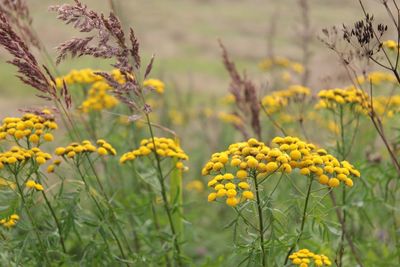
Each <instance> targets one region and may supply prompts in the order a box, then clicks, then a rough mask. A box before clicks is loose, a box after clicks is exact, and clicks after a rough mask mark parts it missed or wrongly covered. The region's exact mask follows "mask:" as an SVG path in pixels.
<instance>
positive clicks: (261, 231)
mask: <svg viewBox="0 0 400 267" xmlns="http://www.w3.org/2000/svg"><path fill="white" fill-rule="evenodd" d="M252 178H253V181H254V186H255V188H256V203H257V212H258V223H259V228H258V231H259V235H260V248H261V262H262V266H266V262H265V247H264V219H263V214H262V208H261V207H262V204H261V198H260V190H259V189H260V188H259V187H258V182H257V177H256V175H255V174H253V175H252Z"/></svg>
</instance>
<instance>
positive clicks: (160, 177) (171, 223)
mask: <svg viewBox="0 0 400 267" xmlns="http://www.w3.org/2000/svg"><path fill="white" fill-rule="evenodd" d="M146 122H147V125H148V128H149V131H150V136H151V139H152V142H153V147H154V149H153V153H154V156H155V158H156V161H157V170H158V181H159V183H160V185H161V196H162V199H163V206H164V210H165V212H166V214H167V217H168V222H169V226H170V228H171V233H172V236H173V241H172V242H173V244H174V247H175V253H176V260H177V264H178V266H182V263H181V256H180V254H181V251H180V247H179V242H178V238H177V236H176V230H175V226H174V221H173V219H172V215H171V210H170V207H169V203H168V198H167V190H166V186H165V183H164V176H163V173H162V168H161V161H160V158H159V156H158V154H157V152H156V142H155V140H154V133H153V128H152V126H151V122H150V118H149V114H147V113H146ZM175 253H174V254H175Z"/></svg>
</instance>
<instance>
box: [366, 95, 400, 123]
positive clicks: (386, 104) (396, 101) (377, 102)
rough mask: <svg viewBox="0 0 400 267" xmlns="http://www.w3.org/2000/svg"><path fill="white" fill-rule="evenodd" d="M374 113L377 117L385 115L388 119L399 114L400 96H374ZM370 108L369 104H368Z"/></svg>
mask: <svg viewBox="0 0 400 267" xmlns="http://www.w3.org/2000/svg"><path fill="white" fill-rule="evenodd" d="M372 102H373V105H374V111H375V112H376V113H377V114H378V115H381V116H382V115H385V116H387V117H389V118H391V117H393V116H394V115H395V114H396V113H399V112H400V95H393V96H376V97H374V98H373V100H372ZM368 108H371V107H370V102H369V103H368Z"/></svg>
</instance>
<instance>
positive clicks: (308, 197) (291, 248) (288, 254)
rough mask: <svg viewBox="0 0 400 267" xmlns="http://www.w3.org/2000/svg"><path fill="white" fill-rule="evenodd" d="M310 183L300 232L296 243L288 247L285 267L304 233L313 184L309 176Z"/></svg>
mask: <svg viewBox="0 0 400 267" xmlns="http://www.w3.org/2000/svg"><path fill="white" fill-rule="evenodd" d="M309 180H310V182H309V183H308V190H307V195H306V200H305V202H304V209H303V217H302V219H301V226H300V231H299V234H298V236H297V238H296V241H295V242H294V244H293V245H292V246H291V247H290V249H289V251H288V253H287V255H286V259H285V265H286V264H287V262H288V260H289V256H290V254H292V252H293V250H294V249H295V248H296V246H297V244H298V243H299V241H300V239H301V237H302V235H303V232H304V226H305V224H306V219H307V207H308V202H309V199H310V196H311V187H312V182H313V177H312V176H310V178H309Z"/></svg>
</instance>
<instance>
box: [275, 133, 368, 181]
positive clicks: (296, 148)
mask: <svg viewBox="0 0 400 267" xmlns="http://www.w3.org/2000/svg"><path fill="white" fill-rule="evenodd" d="M272 143H274V144H276V145H278V146H279V150H281V151H284V152H285V153H287V154H288V155H289V156H290V162H289V164H290V166H291V167H292V168H293V169H295V168H296V169H299V170H300V173H301V174H302V175H313V176H315V177H318V181H319V183H320V184H322V185H328V186H329V187H338V186H339V185H340V182H343V183H344V184H345V185H346V186H349V187H352V186H353V180H352V179H351V177H360V175H361V174H360V172H359V171H358V170H357V169H355V168H354V166H353V165H351V164H350V163H349V162H348V161H341V162H340V161H339V160H338V159H337V158H335V157H334V156H332V155H330V154H328V153H327V152H326V151H325V150H324V149H318V148H317V147H316V146H315V145H313V144H307V143H306V142H304V141H301V140H300V139H299V138H297V137H291V136H286V137H275V138H274V139H273V140H272Z"/></svg>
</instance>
